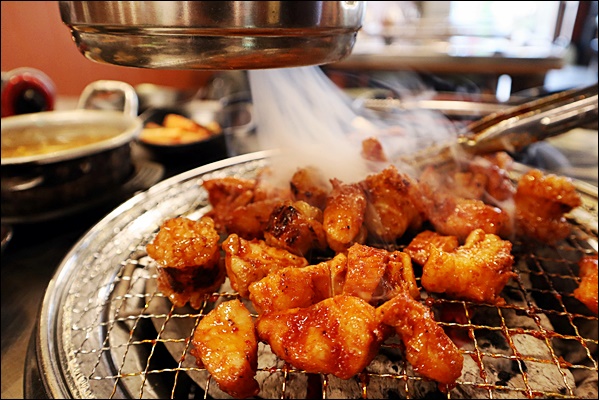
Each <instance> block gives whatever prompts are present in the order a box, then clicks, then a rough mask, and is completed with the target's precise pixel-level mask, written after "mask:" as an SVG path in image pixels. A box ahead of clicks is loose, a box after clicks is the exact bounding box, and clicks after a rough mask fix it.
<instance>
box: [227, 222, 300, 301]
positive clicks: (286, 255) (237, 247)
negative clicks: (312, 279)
mask: <svg viewBox="0 0 599 400" xmlns="http://www.w3.org/2000/svg"><path fill="white" fill-rule="evenodd" d="M222 249H223V250H224V252H225V268H226V271H227V275H228V276H229V280H230V281H231V287H232V288H233V289H234V290H236V291H237V292H238V293H239V295H240V296H241V297H244V298H248V297H249V295H250V292H249V286H250V284H252V283H253V282H257V281H259V280H260V279H262V278H264V277H265V276H266V275H268V274H269V273H270V272H271V271H275V270H277V269H281V268H285V267H305V266H306V265H308V260H306V259H305V258H304V257H300V256H297V255H295V254H292V253H290V252H288V251H287V250H284V249H280V248H277V247H272V246H269V245H267V244H266V242H265V241H263V240H259V239H253V240H246V239H243V238H241V237H239V235H237V234H234V233H233V234H231V235H229V236H228V237H227V238H226V239H225V240H224V241H223V243H222Z"/></svg>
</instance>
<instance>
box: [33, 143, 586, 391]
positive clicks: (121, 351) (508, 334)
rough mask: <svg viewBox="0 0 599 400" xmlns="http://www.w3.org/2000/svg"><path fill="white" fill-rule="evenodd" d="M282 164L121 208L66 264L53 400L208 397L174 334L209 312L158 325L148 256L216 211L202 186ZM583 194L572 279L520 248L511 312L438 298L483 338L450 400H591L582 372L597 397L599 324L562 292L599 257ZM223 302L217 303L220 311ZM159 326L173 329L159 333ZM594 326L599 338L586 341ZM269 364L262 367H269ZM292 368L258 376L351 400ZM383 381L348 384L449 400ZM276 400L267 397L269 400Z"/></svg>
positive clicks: (169, 183) (405, 376) (184, 179)
mask: <svg viewBox="0 0 599 400" xmlns="http://www.w3.org/2000/svg"><path fill="white" fill-rule="evenodd" d="M271 155H272V153H270V152H260V153H253V154H247V155H243V156H239V157H235V158H231V159H227V160H223V161H220V162H217V163H214V164H210V165H206V166H202V167H200V168H197V169H195V170H192V171H189V172H187V173H184V174H181V175H178V176H176V177H174V178H171V179H169V180H166V181H164V182H161V183H159V184H157V185H155V186H154V187H152V188H150V189H149V190H147V191H146V192H144V193H141V194H139V195H137V196H135V197H133V198H132V199H130V200H129V201H127V202H125V203H124V204H122V205H121V206H120V207H118V208H117V209H116V210H114V211H113V212H112V213H111V214H109V215H108V216H107V217H106V218H105V219H103V220H102V221H100V223H98V224H97V225H96V226H95V227H94V228H92V229H91V230H90V231H89V232H88V233H87V234H86V235H85V236H84V237H83V238H81V240H80V241H79V242H78V243H77V244H76V245H75V246H74V248H73V249H72V250H71V252H69V254H67V256H66V257H65V259H64V260H63V262H62V263H61V264H60V266H59V268H58V270H57V272H56V274H55V276H54V279H52V281H51V283H50V285H49V287H48V290H47V292H46V294H45V296H44V300H43V304H42V310H41V316H40V327H39V330H38V331H37V338H36V339H37V354H38V359H39V360H38V361H39V364H40V366H41V369H42V374H41V375H42V377H43V380H44V385H45V388H46V392H47V393H48V394H49V395H50V396H51V397H53V398H93V397H101V398H154V397H155V398H164V397H182V396H189V395H190V393H191V395H192V396H193V395H199V396H201V395H202V394H204V393H201V392H200V393H198V391H201V390H203V389H202V385H198V384H197V383H196V380H198V379H199V377H200V378H201V375H200V374H202V373H204V372H203V371H202V369H200V368H197V367H195V366H193V364H194V362H195V359H194V357H193V356H191V355H190V354H189V353H188V352H186V353H185V355H184V356H183V354H181V355H179V356H178V357H172V356H171V354H170V352H169V351H168V350H165V347H166V346H167V345H168V346H170V344H172V343H178V344H183V347H185V348H187V349H189V348H190V346H191V345H190V343H189V342H188V340H189V338H190V337H191V334H192V330H191V329H188V330H189V333H188V334H186V335H185V336H176V334H173V331H172V329H169V328H170V325H169V324H171V323H172V324H173V326H174V325H182V324H177V322H181V321H182V320H187V319H189V320H193V324H194V325H195V323H196V321H197V320H196V319H194V316H196V315H197V314H198V312H196V314H193V315H190V314H182V313H180V312H179V311H180V310H178V309H174V308H168V306H167V308H168V311H167V312H166V313H164V314H163V315H154V316H153V317H152V316H151V314H149V312H148V308H149V311H155V308H154V309H153V308H152V307H157V305H158V303H157V302H156V303H153V302H154V301H156V300H157V299H162V301H163V303H162V304H164V301H166V299H165V298H164V297H162V295H161V294H159V293H155V292H150V291H148V292H147V293H146V290H147V289H148V288H149V289H151V284H150V285H148V284H149V283H150V282H151V280H152V276H153V275H152V269H151V268H152V262H151V260H150V259H149V258H148V257H147V255H146V254H145V245H146V244H147V243H148V242H149V241H150V240H151V239H152V237H153V235H154V234H155V233H156V232H157V230H158V227H159V225H160V224H161V223H162V222H163V221H164V220H165V219H166V218H169V217H174V216H178V215H187V216H190V217H193V218H197V217H199V216H200V215H201V214H202V213H203V212H205V210H206V207H208V200H207V197H206V194H205V193H203V190H202V189H201V188H200V184H201V181H202V179H203V178H208V177H223V176H226V175H231V174H235V175H236V176H239V177H252V176H253V174H254V173H255V172H256V171H257V170H258V169H259V168H260V167H262V166H265V165H267V162H268V158H269V156H271ZM516 175H517V173H516ZM580 190H581V195H582V196H583V203H584V205H583V207H582V208H581V209H580V210H577V212H575V213H573V216H572V217H573V234H572V235H571V237H570V238H568V239H567V240H565V241H564V243H561V244H560V245H559V246H556V247H555V248H552V251H553V253H551V257H554V258H553V259H551V260H550V261H551V263H552V264H555V265H557V266H558V267H560V266H561V270H558V271H555V270H546V269H545V268H546V266H545V264H546V263H547V260H546V259H545V258H546V255H545V254H541V253H537V252H536V251H535V252H532V253H529V252H526V251H523V250H526V248H525V247H524V245H525V244H523V243H516V244H515V249H516V250H517V251H518V253H517V259H518V263H517V264H516V266H515V267H516V269H517V272H518V278H516V279H515V280H513V281H510V282H509V283H508V286H507V287H506V290H504V292H503V294H505V295H506V300H507V303H508V304H507V305H506V306H505V307H494V306H493V307H491V306H487V305H476V304H471V303H468V302H463V301H448V300H444V299H442V298H436V297H431V299H430V300H429V301H430V303H431V304H432V306H433V308H434V309H436V310H439V309H440V308H442V307H445V306H455V307H457V308H461V309H462V310H464V311H465V312H466V311H467V312H468V314H467V315H466V316H467V320H466V322H465V323H458V322H442V323H441V324H442V326H444V327H446V328H448V329H453V330H456V331H457V332H458V333H461V334H465V335H466V336H467V334H473V335H474V337H475V338H476V340H477V341H476V342H473V343H471V345H470V347H469V348H468V347H462V352H463V353H464V356H465V357H464V359H465V365H467V366H472V368H473V369H472V370H468V371H467V373H465V374H464V375H463V376H462V377H461V378H460V379H459V380H458V385H457V387H456V388H455V389H454V390H452V391H450V393H449V395H450V396H451V397H452V398H456V397H468V396H470V397H494V398H497V397H509V398H516V397H522V398H527V397H528V398H532V397H556V398H580V397H584V396H582V395H580V393H579V392H577V389H583V388H582V385H581V384H579V386H578V387H576V386H575V382H576V383H579V382H580V383H582V381H581V380H580V379H577V378H576V377H575V376H574V374H573V372H574V373H575V374H576V375H579V374H581V373H583V374H587V375H589V376H588V377H586V378H585V379H586V380H587V381H590V382H591V383H590V385H589V386H590V387H591V388H593V380H594V382H595V384H594V388H595V394H596V380H597V333H596V332H597V331H596V330H597V317H596V316H594V315H592V314H591V313H590V312H588V311H585V310H584V308H581V307H580V305H578V306H576V301H575V300H574V299H573V297H572V295H571V292H560V291H559V290H558V289H560V288H561V286H560V285H558V283H559V284H569V285H570V287H571V286H572V284H574V283H575V282H577V279H578V278H577V276H576V273H577V272H578V270H577V266H576V265H575V263H574V261H575V260H577V259H578V257H580V256H581V255H582V254H597V222H596V221H597V193H596V188H595V189H594V192H593V190H592V188H591V189H590V190H589V188H588V187H585V186H584V185H582V186H581V187H580ZM587 191H590V193H587ZM202 193H203V194H202ZM535 250H536V249H535ZM533 280H535V281H539V282H537V283H536V284H541V287H538V288H535V287H532V286H530V285H531V284H530V283H529V281H533ZM229 294H230V295H231V296H234V295H235V294H234V293H233V292H231V293H229ZM548 296H550V297H551V298H552V299H554V302H556V303H557V305H558V310H557V311H556V310H554V309H551V308H545V307H543V306H539V305H538V304H536V303H535V302H534V297H548ZM221 298H222V297H221V296H217V297H215V298H214V299H212V300H218V299H221ZM560 307H561V311H560V310H559V308H560ZM144 308H145V310H144ZM206 310H208V308H207V309H206ZM206 310H205V311H206ZM200 311H201V310H200ZM481 315H492V316H493V320H490V319H487V320H485V321H479V320H478V319H479V318H480V316H481ZM512 316H515V317H518V318H519V319H521V320H523V321H526V325H520V326H513V325H511V324H512V323H511V322H510V320H509V318H511V317H512ZM550 319H554V320H556V319H557V320H561V321H562V322H563V323H565V325H566V326H568V327H569V330H568V332H560V331H558V330H557V328H555V330H554V329H553V325H552V323H551V321H550ZM159 320H160V321H163V322H167V323H166V324H161V325H158V328H155V326H157V325H156V321H159ZM489 322H493V324H490V323H489ZM188 323H189V321H188ZM589 325H590V326H591V331H590V332H589V331H587V329H588V327H589ZM593 327H594V332H593V331H592V328H593ZM154 331H155V334H154ZM522 333H523V334H522ZM151 334H154V335H153V337H152V335H151ZM148 335H150V336H151V337H150V338H148ZM498 337H503V338H504V341H503V343H502V342H501V341H499V340H495V339H497V338H498ZM493 338H495V339H493ZM532 339H535V340H536V341H538V342H539V343H541V344H543V345H544V346H545V347H544V349H543V350H544V351H543V352H542V353H543V354H541V352H538V354H533V353H530V354H527V353H526V352H525V351H524V350H523V349H522V347H521V342H523V341H532ZM554 343H555V344H554ZM564 343H566V344H568V345H570V347H574V348H576V350H577V351H578V353H579V355H578V359H579V360H580V361H577V360H574V359H565V358H560V357H566V358H567V356H568V354H566V355H562V354H557V353H556V351H557V350H559V349H561V348H562V347H563V344H564ZM506 346H507V349H504V350H503V351H504V352H505V353H507V354H502V353H499V350H500V348H502V347H503V348H505V347H506ZM569 351H570V350H568V352H569ZM381 352H382V353H385V354H387V353H389V354H392V353H395V354H401V349H400V348H398V347H397V346H393V345H390V346H389V347H385V348H384V349H383V350H382V351H381ZM493 360H496V361H497V362H495V361H493ZM573 361H574V362H573ZM479 362H482V364H483V365H484V373H481V372H480V370H479V369H478V363H479ZM184 363H185V365H184ZM264 364H265V363H264V362H263V361H259V365H260V366H261V367H263V366H264ZM569 364H574V365H569ZM187 365H190V367H187ZM281 365H282V364H277V368H265V369H263V370H261V371H260V372H259V374H266V375H268V377H267V380H268V382H269V383H268V384H272V383H275V384H276V386H277V387H275V388H274V389H273V391H274V392H276V393H275V396H273V397H280V396H283V395H284V396H290V395H291V393H293V391H294V390H296V389H297V390H302V391H303V393H306V392H307V391H308V390H309V389H310V390H311V388H313V387H314V386H316V387H317V388H320V389H321V391H322V392H321V393H316V395H319V396H323V397H325V396H326V397H327V398H331V397H343V396H344V393H339V392H336V391H335V390H334V389H335V387H339V385H338V383H339V382H338V381H339V380H338V379H336V378H335V377H332V376H324V375H323V376H318V375H316V376H314V375H312V374H310V375H308V374H305V373H302V372H301V371H294V370H293V369H291V368H290V367H289V368H287V367H285V366H284V365H282V366H281ZM279 366H280V367H279ZM269 367H270V366H269ZM497 368H499V369H497ZM547 368H548V369H551V370H553V372H552V374H554V375H552V376H553V378H552V384H554V386H552V387H540V386H538V385H539V384H540V383H539V382H538V379H536V378H535V377H536V376H539V374H540V373H539V372H538V371H539V369H547ZM465 369H466V367H465ZM380 372H382V371H380V370H378V371H377V370H374V367H373V366H372V365H371V366H369V367H368V369H367V373H366V374H361V375H360V376H358V377H357V378H356V379H352V380H349V381H347V382H345V383H346V384H348V385H351V386H352V387H353V389H354V390H355V391H357V392H358V394H359V395H364V396H365V397H366V396H375V397H376V396H377V395H378V394H381V396H382V397H393V396H400V397H407V398H419V397H424V396H430V395H435V394H439V393H438V392H436V384H435V383H434V382H427V381H426V380H424V379H422V378H420V377H419V376H418V375H417V374H416V373H414V371H412V369H411V367H410V366H409V364H408V363H405V362H400V363H398V364H397V368H396V370H392V371H390V372H389V373H387V374H383V375H381V374H380ZM541 375H542V374H541ZM190 377H191V378H190ZM273 381H275V382H273ZM206 382H208V381H207V380H206ZM314 382H315V383H316V385H315V384H314ZM376 382H379V383H381V382H382V383H383V384H384V385H385V387H386V388H387V390H386V391H385V392H383V393H377V392H376V391H375V386H374V385H375V383H376ZM278 385H280V386H278ZM294 385H295V386H294ZM300 386H301V387H300ZM204 387H207V391H208V393H207V397H217V395H218V392H217V391H216V389H215V388H216V384H215V382H214V381H209V382H208V383H207V385H204ZM586 387H587V386H585V388H586ZM194 391H195V394H194ZM265 393H267V392H262V393H261V394H260V395H261V396H264V397H270V396H267V394H265ZM268 393H269V392H268ZM311 394H312V395H314V393H311ZM345 395H347V394H345ZM591 395H592V394H591Z"/></svg>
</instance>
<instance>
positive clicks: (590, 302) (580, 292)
mask: <svg viewBox="0 0 599 400" xmlns="http://www.w3.org/2000/svg"><path fill="white" fill-rule="evenodd" d="M578 266H579V267H580V272H579V273H578V275H579V276H580V284H579V285H578V287H577V288H576V289H575V290H574V297H575V298H576V299H577V300H578V301H580V302H581V303H582V304H584V305H585V306H587V308H588V309H589V310H591V311H592V312H594V313H595V314H597V308H598V307H597V306H598V301H597V255H596V254H595V255H594V256H584V257H582V258H581V259H580V261H579V262H578Z"/></svg>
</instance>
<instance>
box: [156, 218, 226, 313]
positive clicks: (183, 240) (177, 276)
mask: <svg viewBox="0 0 599 400" xmlns="http://www.w3.org/2000/svg"><path fill="white" fill-rule="evenodd" d="M219 239H220V237H219V234H218V232H217V231H216V228H215V226H214V221H213V220H212V218H210V217H207V216H204V217H202V218H201V219H199V220H198V221H193V220H191V219H188V218H185V217H177V218H172V219H168V220H166V221H165V222H164V223H163V224H162V225H161V226H160V230H159V231H158V234H157V235H156V237H155V238H154V240H153V241H152V242H151V243H150V244H148V245H147V246H146V250H147V252H148V255H149V256H150V257H151V258H153V259H154V260H155V261H156V262H157V263H158V267H157V272H158V279H157V285H158V289H159V290H160V291H161V292H162V293H164V294H165V295H166V296H168V298H169V300H170V301H171V302H172V303H173V304H174V305H175V306H177V307H182V306H183V305H185V304H186V303H188V302H189V304H190V305H191V307H193V308H195V309H198V308H199V307H200V306H201V304H202V301H203V300H204V297H205V295H206V294H208V293H212V292H213V291H214V290H216V289H218V288H219V287H220V285H221V284H222V283H223V282H224V280H225V269H224V268H223V267H222V266H221V264H220V262H219V260H220V247H219V244H218V241H219Z"/></svg>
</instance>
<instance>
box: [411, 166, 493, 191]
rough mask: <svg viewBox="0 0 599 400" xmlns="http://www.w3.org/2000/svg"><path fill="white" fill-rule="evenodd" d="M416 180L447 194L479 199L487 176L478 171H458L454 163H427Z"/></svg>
mask: <svg viewBox="0 0 599 400" xmlns="http://www.w3.org/2000/svg"><path fill="white" fill-rule="evenodd" d="M418 182H419V183H420V184H421V185H426V186H428V187H429V188H434V190H435V191H442V192H444V193H446V194H447V195H453V196H457V197H463V198H466V199H477V200H481V199H482V198H483V196H484V194H485V185H486V183H487V176H486V175H485V174H483V173H478V172H477V173H474V172H472V171H460V170H459V169H458V167H457V165H456V164H450V165H449V166H444V167H438V166H431V165H429V166H427V167H426V168H425V169H424V171H422V174H420V177H419V178H418Z"/></svg>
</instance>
